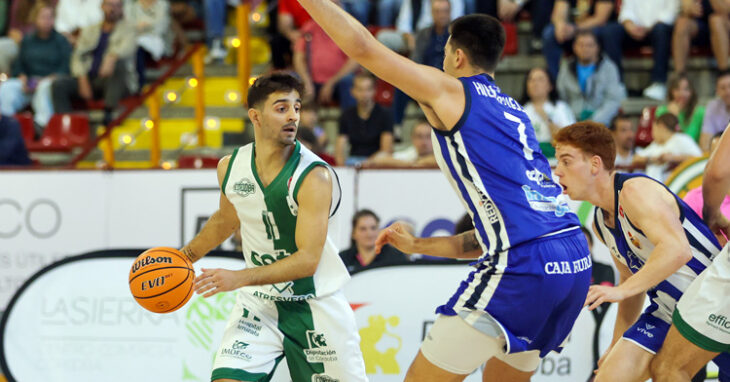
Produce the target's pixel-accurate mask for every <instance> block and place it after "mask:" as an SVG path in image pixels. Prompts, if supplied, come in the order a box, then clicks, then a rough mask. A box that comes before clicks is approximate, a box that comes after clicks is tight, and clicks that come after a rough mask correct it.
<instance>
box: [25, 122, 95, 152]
mask: <svg viewBox="0 0 730 382" xmlns="http://www.w3.org/2000/svg"><path fill="white" fill-rule="evenodd" d="M89 139H90V129H89V118H88V117H87V116H86V115H85V114H55V115H54V116H53V117H51V120H50V121H49V122H48V126H46V129H45V131H43V135H42V136H41V138H40V140H39V141H37V142H32V143H31V144H29V145H28V150H30V151H56V152H63V151H70V150H71V149H73V148H75V147H81V146H83V145H84V144H86V143H87V142H89Z"/></svg>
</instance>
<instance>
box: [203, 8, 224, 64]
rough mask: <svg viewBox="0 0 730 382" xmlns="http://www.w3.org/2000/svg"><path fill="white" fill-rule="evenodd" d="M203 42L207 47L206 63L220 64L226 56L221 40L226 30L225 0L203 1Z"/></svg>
mask: <svg viewBox="0 0 730 382" xmlns="http://www.w3.org/2000/svg"><path fill="white" fill-rule="evenodd" d="M203 5H204V8H205V9H204V12H203V14H204V15H205V40H206V43H207V45H208V54H207V55H206V57H205V62H206V63H212V62H220V61H222V60H223V59H224V58H226V56H227V55H228V50H227V49H226V47H225V44H224V42H223V38H224V37H225V28H226V0H203Z"/></svg>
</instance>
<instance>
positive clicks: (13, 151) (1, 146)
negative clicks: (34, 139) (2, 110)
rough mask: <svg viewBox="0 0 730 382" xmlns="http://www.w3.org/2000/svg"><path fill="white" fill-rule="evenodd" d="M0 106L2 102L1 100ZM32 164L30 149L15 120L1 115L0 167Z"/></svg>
mask: <svg viewBox="0 0 730 382" xmlns="http://www.w3.org/2000/svg"><path fill="white" fill-rule="evenodd" d="M0 106H2V101H1V100H0ZM29 164H32V162H31V160H30V158H29V157H28V149H26V148H25V141H23V135H22V134H21V132H20V124H19V123H18V121H16V120H15V118H11V117H7V116H2V115H0V166H24V165H29Z"/></svg>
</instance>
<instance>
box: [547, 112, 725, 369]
mask: <svg viewBox="0 0 730 382" xmlns="http://www.w3.org/2000/svg"><path fill="white" fill-rule="evenodd" d="M555 142H556V143H557V145H556V156H557V158H558V165H557V167H556V169H555V175H556V176H558V177H559V178H560V179H559V181H560V184H561V185H562V186H563V188H564V192H566V193H567V194H568V195H569V196H570V197H571V199H573V200H585V201H588V202H590V203H591V204H593V205H594V206H596V207H595V216H594V220H593V229H594V232H595V234H596V236H597V237H598V238H599V239H600V240H601V242H603V243H604V244H605V245H606V246H607V247H608V248H609V250H610V252H611V254H612V257H613V259H614V262H615V264H616V267H617V268H618V271H619V274H620V275H621V281H620V283H619V285H618V286H616V287H611V286H599V285H594V286H591V288H590V291H589V292H588V296H587V298H586V305H589V309H594V308H596V307H598V306H600V305H601V304H602V303H604V302H618V303H619V306H618V316H617V318H616V324H615V327H614V336H613V341H612V343H611V346H610V347H609V349H608V350H607V352H606V354H605V355H604V356H603V357H601V360H600V361H599V363H598V365H599V366H598V372H597V376H596V379H595V380H596V381H599V382H600V381H645V380H647V379H648V378H649V364H650V362H651V361H652V359H653V358H654V356H655V355H656V353H657V352H658V351H659V349H660V348H661V347H662V344H663V342H664V338H665V337H666V335H667V332H668V330H669V327H670V325H671V323H672V314H673V313H674V311H675V307H676V305H677V301H678V300H679V299H680V297H681V296H682V294H683V293H684V292H685V290H687V288H688V286H689V285H690V283H692V281H693V280H694V279H695V278H697V276H698V275H700V274H701V273H702V272H703V271H704V270H705V268H707V267H708V266H710V265H711V264H712V261H713V259H714V258H715V257H716V256H717V254H718V252H719V251H720V244H719V243H718V241H717V239H716V238H715V236H714V235H713V233H712V231H711V230H710V229H709V228H708V227H707V226H706V225H705V223H704V222H703V221H702V219H701V218H700V217H699V216H697V214H696V213H695V212H694V211H693V210H692V209H691V208H690V207H689V206H687V204H685V203H684V201H682V199H680V198H679V197H678V196H677V195H675V194H674V193H672V192H671V191H670V190H669V189H668V188H667V187H666V186H665V185H663V184H662V183H660V182H658V181H656V180H654V179H651V178H649V177H647V176H646V175H643V174H621V173H618V172H616V171H615V169H614V165H613V163H614V160H615V153H616V148H615V145H614V141H613V137H612V135H611V132H610V131H609V130H608V129H607V128H606V127H605V126H603V125H601V124H599V123H595V122H579V123H576V124H574V125H571V126H567V127H564V128H563V129H561V130H560V131H559V132H558V134H556V136H555ZM644 293H646V295H648V296H649V299H650V305H649V306H648V307H647V308H646V309H644V311H643V313H642V311H641V310H642V308H643V306H644V301H645V297H644ZM715 363H717V364H718V365H719V366H720V369H721V370H723V371H730V369H729V368H728V367H730V356H729V355H728V354H724V355H721V356H719V357H717V358H716V359H715ZM721 379H722V378H721ZM724 380H726V379H724Z"/></svg>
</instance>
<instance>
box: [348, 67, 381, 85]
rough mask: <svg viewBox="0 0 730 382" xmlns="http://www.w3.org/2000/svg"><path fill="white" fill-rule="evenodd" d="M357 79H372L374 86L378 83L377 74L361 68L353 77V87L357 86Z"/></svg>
mask: <svg viewBox="0 0 730 382" xmlns="http://www.w3.org/2000/svg"><path fill="white" fill-rule="evenodd" d="M357 80H370V81H372V82H373V87H375V86H376V85H377V78H375V76H374V75H373V74H372V73H370V72H368V71H367V70H361V71H359V72H357V73H356V74H355V76H354V77H353V78H352V86H353V87H355V81H357Z"/></svg>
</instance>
